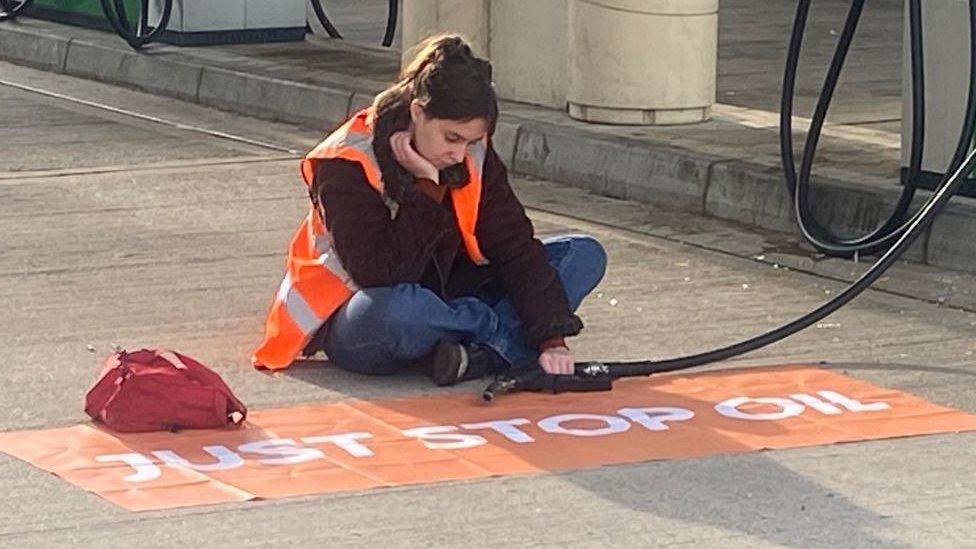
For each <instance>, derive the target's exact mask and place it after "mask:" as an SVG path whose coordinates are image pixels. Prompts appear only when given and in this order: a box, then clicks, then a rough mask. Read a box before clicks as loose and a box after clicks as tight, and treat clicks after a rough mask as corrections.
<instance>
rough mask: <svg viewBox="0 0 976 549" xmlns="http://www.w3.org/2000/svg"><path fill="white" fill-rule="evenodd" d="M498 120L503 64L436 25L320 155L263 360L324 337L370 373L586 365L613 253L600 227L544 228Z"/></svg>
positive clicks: (329, 351) (560, 370)
mask: <svg viewBox="0 0 976 549" xmlns="http://www.w3.org/2000/svg"><path fill="white" fill-rule="evenodd" d="M497 119H498V103H497V100H496V98H495V92H494V89H493V87H492V82H491V65H490V63H489V62H488V61H486V60H484V59H480V58H478V57H476V56H474V55H473V54H472V52H471V49H470V47H469V46H468V44H466V43H465V41H464V40H463V39H462V38H460V37H459V36H456V35H443V36H437V37H433V38H431V39H428V40H427V41H426V42H425V43H424V44H423V45H422V46H421V48H420V50H419V52H418V53H417V55H416V57H415V58H414V59H413V61H412V62H411V63H409V64H408V65H407V67H406V68H405V69H404V71H403V73H402V75H401V77H400V79H399V81H397V82H396V83H395V84H393V85H392V86H390V88H388V89H387V90H385V91H384V92H382V93H380V94H379V95H378V96H377V97H376V99H375V101H374V102H373V104H372V106H371V107H369V108H367V109H365V110H363V111H361V112H359V113H357V114H356V115H354V116H353V117H352V118H351V119H350V120H349V121H347V122H346V123H345V124H344V125H343V126H342V127H340V128H339V129H338V130H336V131H335V132H334V133H332V134H331V135H330V136H329V137H328V138H327V139H326V140H325V141H323V142H322V143H321V144H320V145H319V146H318V147H316V148H315V149H314V150H313V151H312V152H310V153H309V154H308V155H307V156H306V158H305V159H304V160H303V163H302V173H303V175H304V177H305V181H306V183H307V184H308V185H309V194H310V197H311V209H310V212H309V215H308V217H307V218H306V219H305V220H304V221H303V223H302V225H301V226H300V227H299V230H298V232H297V233H296V234H295V236H294V239H293V240H292V244H291V248H290V251H289V256H288V274H287V275H286V276H285V279H284V281H283V282H282V284H281V287H280V288H279V291H278V294H277V298H276V299H275V302H274V304H273V306H272V310H271V313H270V315H269V318H268V322H267V330H266V335H265V340H264V342H263V343H262V344H261V345H260V347H259V348H258V349H256V350H255V352H254V356H253V359H252V360H253V362H254V364H255V365H256V366H263V367H268V368H285V367H287V366H288V365H289V364H290V363H291V362H292V361H293V360H294V359H296V358H298V357H300V356H302V355H304V356H311V355H312V354H314V353H316V352H318V351H324V352H325V354H326V355H327V356H328V358H329V360H330V361H331V362H333V363H334V364H336V365H337V366H339V367H340V368H344V369H346V370H351V371H354V372H360V373H364V374H392V373H394V372H398V371H400V370H401V369H403V368H405V367H407V366H410V365H418V364H419V365H420V366H421V367H423V368H425V369H426V371H428V372H429V373H430V375H431V376H432V377H433V379H434V381H435V382H436V383H437V384H439V385H450V384H453V383H457V382H458V381H462V380H466V379H472V378H476V377H481V376H483V375H486V374H491V373H499V372H501V371H503V370H505V369H507V368H508V367H509V366H510V365H511V364H513V363H516V362H518V363H519V364H525V363H526V361H530V362H531V363H538V364H539V366H541V367H542V368H543V369H544V370H545V371H546V372H549V373H553V374H569V373H572V371H573V362H574V357H573V353H572V351H570V349H569V347H568V346H567V344H566V338H567V337H570V336H573V335H576V334H578V333H579V332H580V330H581V329H582V328H583V323H582V322H581V321H580V319H579V317H577V316H576V314H574V311H575V310H576V309H577V307H579V305H580V302H581V301H582V300H583V298H584V297H585V296H586V295H587V294H589V293H590V291H591V290H592V289H593V288H594V287H595V286H596V285H597V283H598V282H599V281H600V279H601V278H602V277H603V273H604V270H605V268H606V254H605V252H604V250H603V248H602V247H601V245H600V244H599V243H598V242H597V241H596V240H595V239H593V238H591V237H589V236H560V237H556V238H549V239H546V240H545V241H542V242H540V241H539V240H538V239H537V238H535V236H534V230H533V227H532V223H531V222H530V221H529V219H528V218H527V217H526V215H525V210H524V208H523V207H522V205H521V203H520V202H519V201H518V199H517V198H516V197H515V194H514V193H513V192H512V188H511V186H510V185H509V181H508V173H507V170H506V168H505V165H504V164H503V163H502V160H501V158H500V157H499V156H498V154H497V153H496V152H495V150H494V149H493V148H492V146H491V139H490V136H491V135H492V134H493V132H494V128H495V123H496V121H497Z"/></svg>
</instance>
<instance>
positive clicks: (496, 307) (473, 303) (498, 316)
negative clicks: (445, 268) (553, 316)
mask: <svg viewBox="0 0 976 549" xmlns="http://www.w3.org/2000/svg"><path fill="white" fill-rule="evenodd" d="M543 244H544V245H545V249H546V252H548V254H549V264H550V265H552V266H553V267H554V268H555V269H556V272H557V273H558V274H559V278H560V279H561V280H562V284H563V287H564V288H565V289H566V297H567V298H568V300H569V305H570V307H571V308H572V310H573V311H575V310H576V309H577V308H578V307H579V305H580V303H581V302H582V301H583V298H584V297H586V296H587V294H589V293H590V291H591V290H593V288H595V287H596V285H597V284H598V283H599V282H600V279H602V278H603V273H604V271H605V270H606V265H607V255H606V252H605V251H604V250H603V247H602V246H601V245H600V243H599V242H597V241H596V239H594V238H592V237H589V236H582V235H573V236H560V237H555V238H550V239H546V240H544V241H543ZM324 329H325V330H327V331H326V334H325V338H324V340H323V347H324V350H325V353H326V355H328V357H329V360H330V361H331V362H332V363H333V364H335V365H337V366H339V367H340V368H343V369H345V370H350V371H353V372H359V373H363V374H373V375H385V374H392V373H395V372H397V371H399V370H401V369H402V368H404V367H405V366H407V365H409V364H410V363H412V362H414V361H416V359H418V358H420V357H422V356H424V355H426V354H427V353H429V352H430V351H431V350H432V349H433V348H434V346H435V345H437V342H439V341H440V340H442V339H444V338H450V339H452V340H455V341H460V342H464V343H479V344H483V345H488V346H489V347H491V348H493V349H495V351H497V352H498V353H499V354H500V355H501V356H502V357H504V358H505V359H506V360H508V361H509V362H514V361H517V360H522V359H527V358H533V359H536V358H537V357H538V355H539V352H538V350H537V349H532V348H530V347H528V346H527V345H526V342H525V340H524V336H523V334H522V322H521V320H520V319H519V317H518V314H517V313H516V312H515V307H514V305H513V304H512V301H511V299H509V298H508V297H501V298H500V299H498V300H497V301H496V302H495V303H489V302H488V301H484V300H482V299H479V298H477V297H459V298H456V299H452V300H450V301H444V300H443V299H441V298H440V297H439V296H437V294H435V293H434V292H431V291H430V290H428V289H427V288H425V287H423V286H421V285H419V284H397V285H395V286H384V287H373V288H364V289H362V290H359V291H357V292H356V293H355V294H353V296H352V298H350V299H349V301H347V302H346V303H345V304H344V305H343V306H342V307H341V308H340V309H339V310H337V311H336V312H335V313H334V314H333V315H332V317H331V318H330V319H329V323H328V325H327V326H326V327H325V328H324Z"/></svg>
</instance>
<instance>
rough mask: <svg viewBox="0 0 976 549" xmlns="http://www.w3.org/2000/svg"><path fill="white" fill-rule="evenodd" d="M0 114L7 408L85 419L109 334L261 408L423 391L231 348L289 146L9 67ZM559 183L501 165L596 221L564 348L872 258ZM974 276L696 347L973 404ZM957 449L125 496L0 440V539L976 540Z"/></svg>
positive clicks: (34, 416)
mask: <svg viewBox="0 0 976 549" xmlns="http://www.w3.org/2000/svg"><path fill="white" fill-rule="evenodd" d="M0 73H2V74H3V75H4V79H8V80H13V81H16V82H19V83H25V84H29V85H30V86H33V87H35V88H38V89H42V90H47V91H50V92H55V93H61V94H66V95H71V96H74V97H85V98H91V99H97V100H98V101H100V102H103V103H108V104H112V105H115V106H116V107H119V108H123V109H128V110H130V111H134V112H138V113H143V114H146V115H152V116H157V117H160V118H163V119H166V120H169V121H173V122H180V123H184V124H190V125H194V126H197V127H200V128H209V129H212V130H221V131H225V132H229V133H233V134H237V135H242V136H246V137H248V138H250V139H253V140H258V141H263V142H269V143H275V144H276V145H277V146H279V147H281V146H283V147H285V148H294V149H296V150H302V149H305V148H307V147H308V146H309V145H311V144H313V143H315V142H316V141H317V140H318V139H319V138H320V137H321V136H320V135H317V134H316V133H315V132H309V131H307V130H303V129H300V128H296V127H291V126H287V125H284V124H277V123H270V122H266V121H257V120H252V119H247V118H244V117H241V116H235V115H230V114H227V113H223V112H217V111H212V110H208V109H205V108H202V107H199V106H196V105H190V104H183V103H180V102H177V101H175V100H171V99H161V98H156V97H152V96H148V95H143V94H139V93H136V92H132V91H126V90H121V89H115V88H111V87H109V86H106V85H103V84H96V83H92V82H87V81H81V80H77V79H73V78H70V77H66V76H59V75H52V74H49V73H41V72H37V71H32V70H29V69H23V68H18V67H14V66H11V65H6V64H0ZM0 134H2V135H3V136H4V145H5V146H4V154H3V155H2V156H0V235H2V236H0V279H2V281H3V283H2V284H0V296H2V300H3V303H5V304H6V305H7V311H8V316H7V318H6V322H4V323H3V324H2V325H0V341H2V342H3V344H4V349H5V354H4V359H5V371H6V372H7V377H6V379H5V385H6V391H5V394H4V398H3V399H0V429H2V430H11V429H22V428H37V427H45V426H60V425H70V424H74V423H77V422H81V421H84V420H85V417H84V415H83V413H82V411H81V406H80V402H81V398H82V395H83V393H84V391H85V390H86V389H87V387H88V385H89V384H90V382H91V381H92V380H93V379H94V375H95V368H96V365H97V362H98V359H99V358H100V357H101V356H103V355H104V354H105V353H107V350H108V347H109V345H110V344H112V343H118V344H121V345H123V346H131V347H136V346H141V345H161V346H171V347H173V348H176V349H179V350H181V351H184V352H186V353H188V354H190V355H192V356H195V357H198V358H199V359H201V360H203V361H204V362H206V363H207V364H210V365H212V366H213V367H215V368H216V369H217V370H218V371H219V372H220V373H221V374H222V375H223V376H224V378H225V379H226V380H227V381H228V382H229V383H230V384H231V386H232V387H233V388H234V389H235V391H236V392H237V394H238V395H239V396H241V397H242V398H243V399H244V400H245V401H246V402H247V403H248V405H249V406H250V407H252V408H255V409H258V408H268V407H277V406H286V405H291V404H297V403H308V402H327V401H333V400H337V399H342V398H348V397H357V398H374V397H385V396H391V395H413V394H424V393H429V392H432V391H433V388H432V387H431V386H430V385H429V383H428V382H427V381H426V380H425V379H423V378H421V377H418V376H400V377H394V378H390V379H384V380H377V379H369V378H363V377H357V376H353V375H351V374H346V373H343V372H341V371H338V370H336V369H334V368H331V367H329V366H328V365H327V364H316V365H308V366H305V367H298V368H295V369H293V370H290V371H289V372H288V373H286V374H282V375H275V376H268V375H263V374H260V373H257V372H255V371H253V370H251V369H250V367H249V366H248V365H247V358H246V357H247V355H248V352H249V351H250V349H251V347H252V346H253V345H254V343H255V342H256V340H257V338H258V337H259V335H260V331H261V325H262V322H263V315H264V312H265V310H266V308H267V306H268V303H269V299H270V298H271V296H272V293H273V291H274V289H275V288H276V286H277V283H278V279H279V276H280V269H281V261H282V252H283V249H284V246H285V244H286V242H287V239H288V237H289V235H290V232H291V231H292V230H293V228H294V225H295V223H296V221H297V220H298V219H299V218H300V216H301V215H302V212H303V210H304V208H305V205H304V198H303V191H302V187H301V183H300V181H299V179H298V176H297V169H296V162H295V159H294V156H293V155H289V154H287V153H286V152H282V151H281V150H280V148H275V149H271V148H267V147H263V146H260V145H254V144H246V143H241V142H235V141H231V140H227V139H222V138H216V137H213V136H211V135H208V134H205V133H201V132H196V131H190V130H187V129H180V128H178V127H175V126H172V125H165V124H159V123H150V122H146V121H144V120H141V119H138V118H135V117H133V116H130V115H126V114H120V113H117V112H116V113H113V112H108V111H106V110H104V109H100V108H96V107H91V106H85V105H81V104H78V103H77V102H72V101H68V100H65V99H59V98H56V97H51V96H46V95H42V94H39V93H36V92H27V91H24V90H21V89H17V88H13V87H10V86H0ZM556 183H557V182H547V181H528V180H519V181H517V182H516V187H517V190H518V192H519V194H520V196H521V197H522V198H523V200H524V201H525V203H526V205H527V206H528V207H529V213H530V215H531V217H532V218H533V220H534V221H535V223H536V226H537V228H538V230H539V233H540V234H541V235H549V234H556V233H562V232H568V231H573V232H588V233H591V234H594V235H596V236H597V237H598V238H599V239H600V240H601V241H602V242H603V243H604V244H605V246H606V247H607V249H608V250H609V254H610V268H609V271H608V273H607V277H606V279H605V280H604V281H603V283H602V284H601V285H600V287H599V288H598V289H597V292H596V293H595V294H594V295H593V296H592V298H591V299H589V300H588V301H587V302H586V303H584V305H583V308H582V311H581V314H582V316H583V317H584V320H585V322H586V323H587V326H588V327H587V330H586V333H585V335H583V336H581V337H579V338H577V339H576V340H575V341H574V346H575V348H577V349H578V353H579V355H580V358H620V359H625V358H637V357H644V356H652V357H665V356H673V355H676V354H681V353H688V352H694V351H698V350H702V349H706V348H711V347H713V346H717V345H721V344H725V343H729V342H731V341H733V340H737V339H739V338H742V337H745V336H749V335H752V334H755V333H757V332H759V331H762V330H764V329H766V328H769V327H772V326H775V325H777V324H779V323H781V322H783V321H785V320H788V319H790V318H792V317H794V316H797V315H799V314H801V313H803V312H805V311H807V310H808V309H810V308H812V307H813V306H815V305H816V304H818V303H820V302H821V301H823V300H824V299H825V298H827V297H829V296H830V295H833V293H835V292H836V291H837V290H838V289H840V288H842V287H843V283H842V282H840V279H843V278H846V277H849V276H851V274H852V273H854V272H856V271H858V270H860V269H863V268H864V265H863V264H862V265H856V266H855V265H852V264H850V263H846V262H838V261H833V260H818V259H817V258H812V257H810V256H809V255H806V254H804V253H803V252H802V251H801V250H799V249H798V248H796V246H795V245H793V243H792V242H791V241H790V239H789V238H788V237H787V236H785V235H781V234H757V233H754V232H750V231H748V230H746V229H744V228H742V227H738V226H734V225H730V224H727V223H722V222H719V221H716V220H711V219H702V218H699V217H695V216H689V215H686V214H677V213H673V212H668V211H661V210H658V209H654V208H651V207H649V206H643V205H639V204H635V203H631V202H626V201H619V200H613V199H607V198H600V197H596V196H592V195H587V194H586V193H585V192H584V191H580V190H576V189H568V188H565V187H563V186H561V185H558V184H556ZM774 262H775V265H774V264H773V263H774ZM784 265H786V266H791V268H789V269H785V268H782V266H784ZM971 284H972V281H971V277H960V275H959V274H958V273H953V272H950V271H939V270H936V269H932V268H921V267H917V266H902V267H900V268H899V269H897V270H896V271H894V272H892V273H891V274H890V276H889V278H888V280H887V281H886V282H885V285H884V286H883V287H884V291H869V292H868V293H866V294H865V295H863V296H862V297H861V298H859V299H858V300H857V301H856V302H854V303H853V304H851V305H850V306H848V307H846V308H845V309H843V310H842V311H840V312H839V313H837V314H836V315H835V316H833V317H831V318H830V319H828V321H827V322H825V323H824V324H822V325H821V326H820V327H818V328H811V329H810V330H808V331H806V332H804V333H801V334H799V335H797V336H795V337H793V338H791V339H789V340H787V341H785V342H782V343H780V344H777V345H774V346H772V347H769V348H767V349H764V350H762V351H759V352H757V353H754V354H752V355H749V356H746V357H740V358H738V359H736V360H733V361H731V362H730V363H727V364H722V365H715V366H713V367H745V366H750V365H758V364H775V363H785V362H818V361H829V364H827V365H826V366H825V367H830V368H836V369H838V370H841V371H845V372H847V373H849V374H851V375H854V376H856V377H859V378H863V379H866V380H869V381H872V382H874V383H877V384H880V385H884V386H888V387H893V388H898V389H903V390H906V391H909V392H911V393H914V394H917V395H919V396H922V397H924V398H927V399H929V400H931V401H934V402H936V403H939V404H943V405H949V406H954V407H958V408H962V409H964V410H967V411H970V412H976V397H974V396H973V393H972V391H971V390H970V387H972V384H973V375H974V374H973V372H974V371H976V370H974V366H976V357H974V352H976V344H974V337H973V335H974V333H976V313H974V311H976V307H972V306H970V305H967V304H966V303H967V302H966V301H961V302H959V303H960V304H959V305H958V306H953V307H948V306H940V305H939V304H938V302H939V301H940V299H939V296H940V295H943V296H944V295H945V294H946V292H953V293H954V295H961V296H967V295H969V296H971V295H972V294H971ZM940 292H941V294H940ZM943 301H944V300H943ZM87 345H92V346H94V347H95V348H96V349H97V353H96V354H94V355H93V354H92V353H90V352H89V351H88V350H87V349H86V346H87ZM478 389H480V386H462V387H456V388H452V389H450V390H454V391H474V390H478ZM974 451H976V435H973V434H963V435H944V436H932V437H921V438H910V439H897V440H888V441H880V442H871V443H856V444H845V445H838V446H826V447H816V448H807V449H799V450H791V451H777V452H765V453H757V454H750V455H742V456H734V457H722V456H719V457H712V458H707V459H696V460H685V461H671V462H654V463H645V464H636V465H627V466H617V467H606V468H602V469H597V470H588V471H573V472H567V473H561V474H547V475H535V476H525V477H513V478H500V479H487V480H479V481H473V482H456V483H445V484H439V485H433V486H418V487H409V488H398V489H388V490H376V491H369V492H362V493H352V494H342V495H327V496H315V497H302V498H292V499H286V500H276V501H268V502H252V503H247V504H241V505H222V506H214V507H207V508H201V509H184V510H178V511H167V512H149V513H142V514H138V515H135V514H130V513H127V512H125V511H122V510H121V509H118V508H116V507H114V506H113V505H111V504H109V503H107V502H105V501H103V500H101V499H99V498H97V497H95V496H92V495H90V494H87V493H85V492H83V491H81V490H78V489H76V488H74V487H72V486H70V485H68V484H67V483H65V482H63V481H60V480H58V479H57V478H55V477H52V476H50V475H47V474H45V473H43V472H41V471H39V470H36V469H33V468H31V467H29V466H27V465H25V464H23V463H21V462H19V461H17V460H14V459H11V458H8V457H6V456H0V486H3V491H4V492H5V497H4V498H3V499H2V501H0V545H4V546H10V547H26V546H40V545H43V546H51V545H54V546H60V545H78V546H80V545H84V546H100V547H101V546H105V547H115V546H118V547H123V546H126V547H128V546H132V545H136V544H138V545H167V546H169V545H175V544H178V543H179V544H201V543H213V542H214V541H216V540H219V543H221V544H227V545H234V546H235V547H237V546H263V545H270V544H271V543H275V544H281V543H292V544H303V545H313V544H329V545H330V546H333V545H334V546H353V545H356V546H361V545H364V544H368V545H371V546H379V545H387V546H396V547H429V546H432V545H435V546H458V545H462V544H463V545H467V546H490V545H502V544H505V545H516V546H565V545H570V544H571V545H585V546H597V547H599V546H607V547H610V546H612V547H621V546H629V547H646V546H653V545H696V546H699V545H708V546H744V545H748V546H787V547H794V546H795V547H815V546H816V547H836V546H845V547H848V546H882V545H883V546H897V547H909V546H911V547H915V546H917V547H931V546H941V547H958V546H964V545H967V544H969V543H971V542H972V540H973V539H974V538H976V527H974V526H973V523H974V520H973V519H974V518H976V512H974V509H976V496H974V494H976V480H974V477H973V475H972V472H971V464H972V459H971V456H972V455H973V452H974Z"/></svg>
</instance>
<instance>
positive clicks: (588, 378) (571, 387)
mask: <svg viewBox="0 0 976 549" xmlns="http://www.w3.org/2000/svg"><path fill="white" fill-rule="evenodd" d="M611 389H613V376H612V375H611V373H610V368H609V367H608V366H607V365H605V364H603V363H601V362H577V363H576V369H575V371H574V372H573V373H572V374H567V375H556V374H549V373H546V372H545V370H543V369H542V368H541V367H540V366H539V365H538V364H537V363H535V362H534V361H533V362H530V363H521V364H516V365H515V366H513V367H512V369H511V370H509V371H508V372H507V373H505V374H502V375H499V376H498V377H496V378H495V381H493V382H491V384H490V385H488V387H486V388H485V390H484V392H483V393H481V398H483V399H484V400H485V402H491V401H493V400H494V399H495V397H496V396H498V395H501V394H505V393H514V392H517V391H532V392H547V393H552V394H559V393H580V392H588V391H609V390H611Z"/></svg>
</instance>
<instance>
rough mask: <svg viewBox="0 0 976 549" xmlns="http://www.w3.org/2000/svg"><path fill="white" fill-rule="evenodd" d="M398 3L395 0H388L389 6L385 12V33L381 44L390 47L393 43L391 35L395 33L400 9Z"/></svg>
mask: <svg viewBox="0 0 976 549" xmlns="http://www.w3.org/2000/svg"><path fill="white" fill-rule="evenodd" d="M399 4H400V3H399V2H398V1H397V0H390V7H389V9H388V10H387V13H386V33H385V34H384V35H383V45H384V46H386V47H390V46H391V45H392V44H393V35H394V34H396V26H397V15H398V12H399V11H400V5H399Z"/></svg>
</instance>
